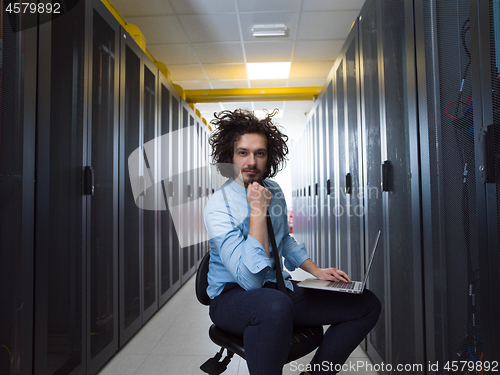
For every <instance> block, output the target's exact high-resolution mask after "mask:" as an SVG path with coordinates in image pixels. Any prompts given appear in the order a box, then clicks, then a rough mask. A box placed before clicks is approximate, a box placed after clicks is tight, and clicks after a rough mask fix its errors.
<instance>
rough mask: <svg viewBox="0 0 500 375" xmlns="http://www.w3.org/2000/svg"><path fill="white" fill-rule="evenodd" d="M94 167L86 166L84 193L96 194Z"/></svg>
mask: <svg viewBox="0 0 500 375" xmlns="http://www.w3.org/2000/svg"><path fill="white" fill-rule="evenodd" d="M94 190H95V185H94V168H92V167H91V166H88V165H87V166H86V167H85V168H84V169H83V195H90V196H93V195H94Z"/></svg>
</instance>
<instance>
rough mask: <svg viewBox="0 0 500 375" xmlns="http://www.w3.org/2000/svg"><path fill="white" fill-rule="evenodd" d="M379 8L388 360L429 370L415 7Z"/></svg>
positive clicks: (392, 2)
mask: <svg viewBox="0 0 500 375" xmlns="http://www.w3.org/2000/svg"><path fill="white" fill-rule="evenodd" d="M380 5H381V7H380V16H381V20H382V23H381V24H382V25H384V26H383V28H382V29H380V28H379V32H380V33H381V38H382V56H381V60H382V59H383V61H384V64H383V79H381V83H382V84H381V86H382V87H381V90H382V93H383V94H382V96H381V102H382V112H381V119H382V122H381V124H382V133H381V138H382V145H383V146H382V147H383V151H384V152H385V156H384V157H383V160H384V165H385V167H384V168H386V169H385V171H384V173H386V181H384V182H383V184H384V185H385V186H383V192H382V195H383V204H384V225H385V231H384V236H385V238H386V241H385V244H386V247H387V249H388V252H387V257H388V260H389V263H388V271H389V274H390V278H389V279H388V298H387V311H388V312H389V311H390V314H388V318H387V322H388V327H387V331H386V335H387V336H388V342H389V346H388V350H387V355H388V357H387V361H388V363H392V364H393V366H397V365H403V364H408V363H411V364H418V365H419V366H425V357H424V335H423V331H424V329H423V327H424V326H423V308H422V306H423V305H424V304H423V302H424V301H423V299H422V296H423V295H422V287H421V286H422V279H421V270H422V262H421V257H422V251H421V239H420V233H421V226H420V209H419V204H420V197H419V195H420V181H419V173H418V172H419V158H418V133H417V116H416V86H415V84H416V82H415V66H414V61H415V59H414V42H413V41H414V35H413V7H412V6H411V4H410V3H405V2H401V1H397V0H386V1H382V2H380ZM389 56H390V57H391V58H389ZM381 60H379V61H381ZM371 198H372V197H370V196H369V197H368V199H371ZM379 255H380V254H379ZM415 372H418V371H415Z"/></svg>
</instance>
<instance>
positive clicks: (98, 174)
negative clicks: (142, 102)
mask: <svg viewBox="0 0 500 375" xmlns="http://www.w3.org/2000/svg"><path fill="white" fill-rule="evenodd" d="M86 20H87V22H86V30H85V35H86V37H87V39H88V42H87V43H86V44H87V56H88V81H87V84H88V87H90V89H89V91H88V103H89V105H88V119H89V126H88V136H87V137H88V138H87V141H88V146H87V149H88V159H87V164H86V165H85V168H84V171H85V173H86V175H85V178H86V180H85V184H86V190H87V191H85V192H84V194H85V197H86V200H87V202H86V206H87V207H86V211H87V217H86V220H87V227H88V228H89V232H90V234H89V237H88V238H89V240H88V242H87V247H86V250H85V252H86V254H87V255H86V262H87V266H86V268H87V270H88V276H87V283H86V291H85V293H86V300H85V301H86V303H85V306H86V311H85V315H84V316H86V321H85V324H84V325H85V330H84V332H85V336H86V337H87V338H88V339H87V340H86V352H87V353H88V356H87V358H88V361H87V367H86V370H85V372H86V373H95V372H97V370H98V369H99V368H101V367H102V366H103V365H104V363H106V361H107V360H108V359H109V358H111V356H112V355H113V354H114V353H115V352H116V351H117V350H118V331H119V329H118V312H119V308H118V272H117V265H118V115H119V113H118V102H119V91H118V85H117V84H116V83H117V82H118V80H119V45H120V44H119V40H120V39H119V37H120V28H119V24H118V22H117V21H116V20H115V19H114V18H113V17H112V16H111V15H110V14H109V12H107V10H106V9H105V7H104V6H103V4H102V3H101V2H95V3H89V4H88V5H87V9H86ZM89 178H90V180H88V179H89ZM92 179H93V183H92ZM92 185H93V186H92Z"/></svg>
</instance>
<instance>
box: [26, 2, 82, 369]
mask: <svg viewBox="0 0 500 375" xmlns="http://www.w3.org/2000/svg"><path fill="white" fill-rule="evenodd" d="M45 21H47V22H45V23H43V24H41V25H40V26H39V29H38V30H39V38H40V45H42V46H43V47H44V53H43V54H40V55H39V56H38V61H39V76H38V82H37V91H38V93H37V94H38V107H37V125H36V126H37V133H36V146H37V147H36V165H37V170H36V182H35V184H36V185H35V194H36V199H35V205H36V206H35V215H36V216H35V223H36V225H35V243H34V249H36V251H34V250H32V256H34V262H35V263H34V275H35V278H34V285H35V288H34V346H33V347H34V353H33V355H34V360H33V369H32V371H33V372H34V373H35V374H36V373H43V374H45V373H48V374H52V373H55V372H57V371H59V372H63V373H67V374H70V373H71V374H73V373H79V372H83V371H84V366H85V363H86V361H87V354H88V353H87V352H82V353H81V351H80V345H82V347H86V346H87V337H86V335H85V331H84V322H85V320H86V319H85V315H84V314H85V313H86V311H84V309H83V306H84V303H85V299H84V290H85V286H86V281H87V274H86V271H87V268H86V260H87V259H86V253H85V250H86V248H87V241H88V230H89V228H88V226H87V220H86V217H87V216H86V215H87V214H88V212H87V198H86V197H85V196H84V195H83V194H82V193H83V192H82V186H83V182H84V180H83V173H82V171H83V167H84V166H86V165H87V160H88V156H89V155H88V148H87V147H86V145H87V140H88V127H87V122H88V121H87V116H88V111H87V109H88V106H87V102H86V100H85V98H86V97H87V95H88V89H87V87H88V86H87V85H86V83H87V82H88V75H86V72H88V61H87V60H86V53H85V51H86V40H85V4H84V3H80V4H78V5H77V6H76V7H75V8H74V9H72V11H71V12H69V13H67V14H65V15H64V16H63V17H58V18H56V19H54V20H52V21H51V22H48V21H49V20H48V19H45ZM67 30H71V31H72V32H71V33H68V32H67ZM53 72H57V74H54V73H53Z"/></svg>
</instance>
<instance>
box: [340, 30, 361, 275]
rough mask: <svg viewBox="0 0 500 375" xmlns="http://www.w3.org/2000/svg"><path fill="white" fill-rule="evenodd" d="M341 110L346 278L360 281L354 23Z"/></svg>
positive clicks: (357, 107)
mask: <svg viewBox="0 0 500 375" xmlns="http://www.w3.org/2000/svg"><path fill="white" fill-rule="evenodd" d="M344 61H345V87H346V91H345V108H346V115H345V120H346V132H347V134H346V144H347V147H346V156H345V158H346V173H345V177H344V176H342V178H345V190H344V191H341V192H339V193H340V194H345V195H346V204H347V206H346V207H345V213H344V214H345V216H346V219H347V233H348V234H347V252H348V253H347V259H348V268H347V269H346V271H347V272H349V275H350V277H351V278H352V279H353V280H361V276H362V275H363V274H364V272H362V271H363V264H364V262H363V254H364V246H363V245H364V242H363V220H364V202H363V193H362V192H363V179H362V165H363V164H362V163H363V147H362V142H361V139H362V137H361V134H362V133H361V121H360V106H359V62H358V61H359V58H358V22H356V23H355V24H354V26H353V28H352V29H351V32H350V35H349V38H348V39H347V40H346V46H345V58H344Z"/></svg>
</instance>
